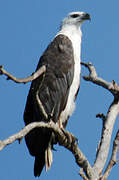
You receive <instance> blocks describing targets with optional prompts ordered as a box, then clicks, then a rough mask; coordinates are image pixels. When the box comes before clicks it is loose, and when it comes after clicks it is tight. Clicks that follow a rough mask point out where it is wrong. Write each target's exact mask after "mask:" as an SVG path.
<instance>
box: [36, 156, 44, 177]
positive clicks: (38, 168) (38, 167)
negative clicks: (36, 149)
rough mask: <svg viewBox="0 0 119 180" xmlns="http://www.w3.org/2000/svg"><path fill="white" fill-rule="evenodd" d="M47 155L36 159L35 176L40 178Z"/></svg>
mask: <svg viewBox="0 0 119 180" xmlns="http://www.w3.org/2000/svg"><path fill="white" fill-rule="evenodd" d="M44 156H45V155H44V154H42V155H41V156H40V157H37V156H36V157H35V163H34V176H35V177H37V176H40V174H41V172H42V169H43V167H44V165H45V157H44Z"/></svg>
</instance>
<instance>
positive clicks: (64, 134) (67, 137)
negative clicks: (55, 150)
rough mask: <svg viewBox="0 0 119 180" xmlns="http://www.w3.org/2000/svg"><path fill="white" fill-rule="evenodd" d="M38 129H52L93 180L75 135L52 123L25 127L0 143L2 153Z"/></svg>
mask: <svg viewBox="0 0 119 180" xmlns="http://www.w3.org/2000/svg"><path fill="white" fill-rule="evenodd" d="M36 127H37V128H38V127H45V128H49V129H51V130H52V131H53V132H54V133H55V135H56V136H57V138H58V143H59V145H61V146H64V147H65V148H66V149H68V150H69V151H71V152H72V154H73V155H74V157H75V160H76V163H77V164H78V165H79V166H80V167H82V168H83V170H84V172H85V173H86V175H87V177H88V178H89V179H90V178H91V174H92V173H91V171H92V167H91V165H90V164H89V162H88V160H87V159H86V157H85V156H84V154H83V153H82V152H81V150H80V149H79V147H78V145H77V142H76V138H75V137H74V135H72V134H71V133H69V132H68V131H65V130H62V129H60V128H58V126H57V125H56V124H55V123H53V122H52V121H51V122H49V123H44V122H33V123H31V124H29V125H27V126H25V127H24V128H23V129H22V130H21V131H19V132H18V133H16V134H14V135H12V136H10V137H9V138H7V139H5V140H2V141H0V151H1V150H2V149H3V148H4V147H5V146H7V145H9V144H11V143H13V142H14V141H16V140H18V141H21V139H22V138H23V137H24V136H25V135H26V134H28V133H29V132H30V131H31V130H32V129H34V128H36Z"/></svg>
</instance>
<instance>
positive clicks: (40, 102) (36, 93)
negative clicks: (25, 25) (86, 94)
mask: <svg viewBox="0 0 119 180" xmlns="http://www.w3.org/2000/svg"><path fill="white" fill-rule="evenodd" d="M85 20H90V15H89V14H88V13H85V12H71V13H69V14H68V15H67V17H65V18H64V19H63V20H62V23H61V25H60V30H59V32H58V33H57V34H56V36H55V38H54V39H53V40H52V41H51V43H50V44H49V45H48V47H47V49H46V50H45V51H44V53H43V55H42V56H41V57H40V60H39V63H38V65H37V68H36V71H37V70H38V69H39V68H41V67H42V66H45V67H46V71H45V72H44V73H43V74H42V75H41V76H39V77H38V78H36V79H35V80H34V81H32V83H31V87H30V90H29V94H28V97H27V102H26V106H25V111H24V122H25V125H28V124H30V123H32V122H45V123H48V122H49V121H51V120H52V121H53V122H54V123H55V124H56V125H57V126H58V127H59V128H62V129H63V128H65V127H66V125H67V121H68V119H69V117H70V116H71V115H72V113H73V111H74V109H75V100H76V97H77V94H78V91H79V87H80V72H81V65H80V55H81V37H82V32H81V25H82V23H83V22H84V21H85ZM25 142H26V145H27V147H28V150H29V153H30V154H31V155H32V156H34V157H35V163H34V176H35V177H36V176H40V174H41V172H42V169H43V167H44V166H46V170H48V169H49V168H50V166H51V164H52V150H53V145H54V144H56V143H57V140H56V138H55V136H54V133H53V132H52V131H51V130H50V129H48V128H43V127H40V128H35V129H33V130H32V131H30V132H29V133H28V134H27V135H26V136H25Z"/></svg>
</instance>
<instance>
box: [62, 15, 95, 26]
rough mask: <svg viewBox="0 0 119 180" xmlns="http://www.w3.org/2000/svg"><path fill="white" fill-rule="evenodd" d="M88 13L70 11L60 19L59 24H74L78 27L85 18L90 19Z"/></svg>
mask: <svg viewBox="0 0 119 180" xmlns="http://www.w3.org/2000/svg"><path fill="white" fill-rule="evenodd" d="M90 19H91V18H90V15H89V14H88V13H85V12H71V13H69V14H68V16H67V17H65V18H64V19H63V21H62V25H61V26H65V25H71V26H72V25H74V26H77V27H79V26H80V25H81V24H82V22H84V21H85V20H90Z"/></svg>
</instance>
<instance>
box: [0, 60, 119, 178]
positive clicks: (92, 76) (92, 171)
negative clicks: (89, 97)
mask: <svg viewBox="0 0 119 180" xmlns="http://www.w3.org/2000/svg"><path fill="white" fill-rule="evenodd" d="M81 64H82V65H83V66H85V67H86V68H88V70H89V75H88V76H84V77H83V78H84V79H85V80H86V81H90V82H92V83H94V84H96V85H99V86H101V87H103V88H105V89H107V90H108V91H109V92H111V94H112V95H113V96H114V100H113V102H112V104H111V105H110V107H109V109H108V112H107V114H106V116H104V115H103V114H98V115H97V117H99V118H101V119H102V121H103V123H102V124H103V125H102V133H101V140H100V145H99V147H98V151H97V154H96V160H95V162H94V165H93V167H92V166H91V165H90V163H89V162H88V160H87V158H86V157H85V156H84V154H83V153H82V152H81V150H80V148H79V147H78V145H77V142H76V138H75V136H74V135H72V134H71V133H70V132H68V131H65V130H62V129H60V128H58V127H57V126H56V124H55V123H53V122H52V121H50V122H49V123H47V124H46V123H44V122H34V123H31V124H29V125H27V126H25V127H24V128H23V129H22V130H21V131H19V132H18V133H16V134H14V135H13V136H10V137H9V138H8V139H5V140H3V141H0V150H2V149H3V148H4V147H5V146H7V145H8V144H11V143H13V142H14V141H16V140H18V141H20V140H21V139H22V138H23V137H24V136H25V135H26V134H28V133H29V132H30V131H31V130H32V129H34V128H36V127H37V128H38V127H45V128H49V129H51V130H52V131H53V132H54V133H55V136H56V137H57V139H58V143H59V145H61V146H64V147H65V148H66V149H68V150H69V151H71V152H72V154H73V155H74V157H75V160H76V163H77V164H78V165H79V166H80V167H81V171H80V173H79V174H80V176H81V177H82V178H83V179H84V180H106V179H107V178H108V176H109V173H110V171H111V169H112V167H113V166H114V164H115V163H116V162H117V160H116V155H117V149H118V143H119V131H118V133H117V136H116V138H115V140H114V145H113V151H112V156H111V159H110V161H109V164H108V166H107V168H106V170H105V172H104V174H102V171H103V169H104V166H105V163H106V161H107V157H108V152H109V148H110V142H111V136H112V131H113V126H114V123H115V120H116V118H117V115H118V114H119V86H118V85H117V84H116V83H115V81H114V80H113V81H112V82H107V81H105V80H104V79H102V78H100V77H98V75H97V72H96V70H95V68H94V66H93V65H92V64H91V63H87V64H86V63H81ZM45 71H46V67H45V66H43V67H41V68H40V69H39V70H38V71H37V72H35V73H34V74H33V75H32V76H29V77H28V78H23V79H17V78H15V77H14V76H12V75H11V74H9V73H8V72H6V71H5V70H4V69H3V67H2V66H0V74H4V75H6V76H7V79H11V80H13V81H14V82H16V83H26V82H29V81H33V80H34V79H36V78H37V77H39V76H40V75H41V74H43V73H44V72H45ZM84 173H85V174H84Z"/></svg>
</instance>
